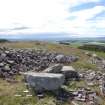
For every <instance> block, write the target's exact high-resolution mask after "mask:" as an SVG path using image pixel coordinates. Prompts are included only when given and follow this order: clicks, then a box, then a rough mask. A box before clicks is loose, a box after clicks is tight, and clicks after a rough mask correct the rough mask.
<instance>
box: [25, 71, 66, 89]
mask: <svg viewBox="0 0 105 105" xmlns="http://www.w3.org/2000/svg"><path fill="white" fill-rule="evenodd" d="M24 75H25V79H26V82H27V83H28V84H29V86H30V87H32V88H34V89H35V90H57V89H59V88H60V87H61V86H62V85H63V83H64V81H65V78H64V76H63V75H62V74H53V73H35V72H27V73H24Z"/></svg>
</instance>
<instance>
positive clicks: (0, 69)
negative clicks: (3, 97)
mask: <svg viewBox="0 0 105 105" xmlns="http://www.w3.org/2000/svg"><path fill="white" fill-rule="evenodd" d="M76 60H78V57H75V56H72V55H71V56H65V55H63V54H59V53H51V52H47V51H43V50H35V49H10V48H5V47H3V48H0V77H2V78H12V77H13V76H14V75H16V74H19V73H20V72H26V71H31V70H33V71H37V72H39V71H42V70H44V69H46V68H47V67H49V66H50V65H52V64H56V63H62V64H65V63H71V62H74V61H76Z"/></svg>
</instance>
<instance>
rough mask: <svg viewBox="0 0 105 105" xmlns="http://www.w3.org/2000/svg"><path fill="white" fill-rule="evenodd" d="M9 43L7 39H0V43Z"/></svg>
mask: <svg viewBox="0 0 105 105" xmlns="http://www.w3.org/2000/svg"><path fill="white" fill-rule="evenodd" d="M4 42H9V40H7V39H0V43H4Z"/></svg>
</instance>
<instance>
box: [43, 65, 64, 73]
mask: <svg viewBox="0 0 105 105" xmlns="http://www.w3.org/2000/svg"><path fill="white" fill-rule="evenodd" d="M62 67H63V65H62V64H55V65H53V66H51V67H49V68H47V69H45V70H44V72H46V73H61V69H62Z"/></svg>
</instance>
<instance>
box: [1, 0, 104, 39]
mask: <svg viewBox="0 0 105 105" xmlns="http://www.w3.org/2000/svg"><path fill="white" fill-rule="evenodd" d="M38 35H39V37H41V36H42V37H44V36H45V37H51V38H52V37H105V0H0V38H15V39H16V38H24V37H33V36H34V37H35V36H36V37H38Z"/></svg>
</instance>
